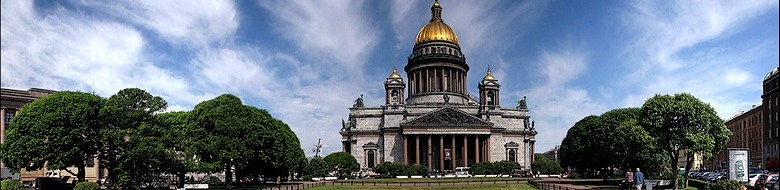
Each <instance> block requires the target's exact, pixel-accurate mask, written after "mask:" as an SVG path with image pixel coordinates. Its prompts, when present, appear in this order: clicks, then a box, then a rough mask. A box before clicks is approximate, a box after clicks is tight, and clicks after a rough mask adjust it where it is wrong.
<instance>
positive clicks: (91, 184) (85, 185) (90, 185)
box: [73, 181, 100, 190]
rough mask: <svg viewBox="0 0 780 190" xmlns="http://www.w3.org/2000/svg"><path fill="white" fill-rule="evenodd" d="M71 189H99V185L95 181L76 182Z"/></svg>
mask: <svg viewBox="0 0 780 190" xmlns="http://www.w3.org/2000/svg"><path fill="white" fill-rule="evenodd" d="M73 190H100V186H98V184H97V183H95V182H88V181H84V182H79V183H77V184H76V187H74V188H73Z"/></svg>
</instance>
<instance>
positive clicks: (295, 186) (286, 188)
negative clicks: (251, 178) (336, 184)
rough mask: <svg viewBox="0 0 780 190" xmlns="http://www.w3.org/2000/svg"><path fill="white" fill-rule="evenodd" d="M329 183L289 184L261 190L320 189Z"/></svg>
mask: <svg viewBox="0 0 780 190" xmlns="http://www.w3.org/2000/svg"><path fill="white" fill-rule="evenodd" d="M326 183H327V182H324V181H322V182H308V183H298V184H289V185H279V186H274V187H263V188H260V189H269V190H282V189H284V190H298V189H307V188H312V187H319V186H323V185H326Z"/></svg>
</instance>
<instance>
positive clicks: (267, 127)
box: [187, 94, 306, 185]
mask: <svg viewBox="0 0 780 190" xmlns="http://www.w3.org/2000/svg"><path fill="white" fill-rule="evenodd" d="M190 114H191V115H190V119H191V122H192V124H193V125H194V126H195V128H193V129H192V130H189V132H188V134H187V136H189V137H191V138H192V139H190V140H192V144H191V146H192V147H197V148H195V149H194V150H193V151H192V153H194V154H195V155H198V159H199V161H198V162H196V163H197V165H196V166H194V167H196V168H199V170H202V171H212V172H219V171H224V172H225V174H226V176H227V177H226V183H228V185H230V183H232V181H233V180H232V174H233V171H236V176H238V177H246V176H256V175H257V174H263V175H264V176H266V178H267V179H268V178H269V177H277V179H278V177H282V176H289V175H290V173H291V172H292V171H299V173H300V172H302V170H303V169H304V166H305V162H306V158H305V156H304V154H303V149H301V148H300V142H299V140H298V138H297V136H296V135H295V133H293V132H292V130H290V128H289V126H287V125H286V124H284V122H282V121H279V120H277V119H274V118H273V117H271V115H270V114H268V112H267V111H265V110H262V109H257V108H255V107H251V106H246V105H243V104H242V103H241V100H240V99H239V98H238V97H235V96H233V95H229V94H226V95H221V96H218V97H216V98H214V99H211V100H207V101H204V102H201V103H199V104H198V105H196V106H195V109H194V110H192V111H191V112H190ZM233 169H235V170H233ZM252 178H253V179H254V177H252Z"/></svg>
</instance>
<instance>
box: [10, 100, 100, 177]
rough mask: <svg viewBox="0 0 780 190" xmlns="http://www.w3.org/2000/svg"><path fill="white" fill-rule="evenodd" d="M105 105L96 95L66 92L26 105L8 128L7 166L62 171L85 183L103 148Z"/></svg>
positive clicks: (16, 168) (15, 168) (14, 168)
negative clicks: (90, 165) (102, 121)
mask: <svg viewBox="0 0 780 190" xmlns="http://www.w3.org/2000/svg"><path fill="white" fill-rule="evenodd" d="M104 102H105V99H103V98H101V97H99V96H97V95H94V94H90V93H83V92H69V91H63V92H57V93H54V94H52V95H49V96H46V97H43V98H40V99H38V100H35V101H33V102H30V103H28V104H26V105H24V107H22V109H21V110H20V111H19V115H18V116H16V117H14V119H13V121H12V122H11V124H10V125H9V126H8V129H7V133H6V141H5V143H3V144H2V146H3V148H2V149H3V155H2V159H3V163H4V164H5V165H6V166H7V167H9V168H11V169H13V170H16V171H18V170H19V169H21V168H26V169H28V170H37V169H40V168H42V167H44V166H45V167H46V168H48V169H62V170H65V171H67V172H68V173H70V174H72V175H74V176H76V178H77V180H79V181H84V180H85V178H84V175H85V167H86V166H87V165H88V163H91V162H93V159H94V157H95V155H97V153H98V150H100V149H101V143H100V138H99V137H100V129H101V126H102V125H101V124H102V123H101V122H100V117H99V114H100V109H101V108H102V107H103V104H104ZM70 166H75V167H76V168H77V171H75V172H74V171H70V170H68V169H67V167H70Z"/></svg>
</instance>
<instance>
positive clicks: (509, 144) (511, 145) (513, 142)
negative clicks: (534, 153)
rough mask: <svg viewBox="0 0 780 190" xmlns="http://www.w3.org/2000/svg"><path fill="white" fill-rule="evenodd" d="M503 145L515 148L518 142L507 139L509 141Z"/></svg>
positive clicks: (518, 145)
mask: <svg viewBox="0 0 780 190" xmlns="http://www.w3.org/2000/svg"><path fill="white" fill-rule="evenodd" d="M504 147H507V148H517V147H520V144H517V143H516V142H515V141H509V143H506V144H504Z"/></svg>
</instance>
